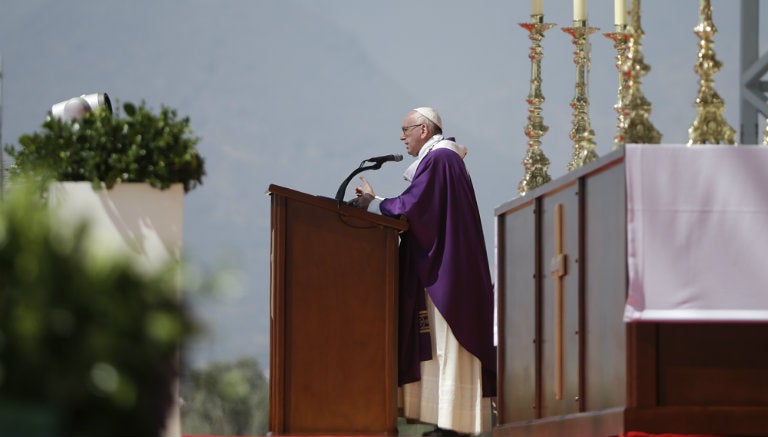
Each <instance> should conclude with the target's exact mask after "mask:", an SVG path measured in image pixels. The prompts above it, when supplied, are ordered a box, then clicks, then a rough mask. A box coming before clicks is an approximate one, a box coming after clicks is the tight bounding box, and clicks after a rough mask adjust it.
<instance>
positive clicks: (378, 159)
mask: <svg viewBox="0 0 768 437" xmlns="http://www.w3.org/2000/svg"><path fill="white" fill-rule="evenodd" d="M402 160H403V155H383V156H374V157H373V158H371V159H366V160H365V161H363V162H361V163H360V167H358V168H356V169H354V170H353V171H352V173H350V174H349V176H347V178H346V179H344V182H342V183H341V185H340V186H339V190H338V191H336V197H335V199H336V201H337V202H343V201H344V193H346V192H347V185H349V181H351V180H352V178H353V177H355V176H356V175H357V174H359V173H362V172H364V171H366V170H378V169H380V168H381V166H382V165H383V164H384V163H385V162H389V161H395V162H398V161H402ZM366 162H372V163H373V164H371V165H367V166H363V164H364V163H366Z"/></svg>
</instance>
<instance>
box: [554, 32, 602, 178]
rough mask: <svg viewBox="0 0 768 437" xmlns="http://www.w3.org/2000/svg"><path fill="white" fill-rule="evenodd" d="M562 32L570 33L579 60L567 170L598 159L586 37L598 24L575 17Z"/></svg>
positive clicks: (574, 60) (577, 62) (572, 101)
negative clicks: (589, 89) (575, 19)
mask: <svg viewBox="0 0 768 437" xmlns="http://www.w3.org/2000/svg"><path fill="white" fill-rule="evenodd" d="M562 30H563V32H565V33H567V34H569V35H571V38H572V40H571V41H572V42H573V45H574V46H575V47H576V51H575V52H574V53H573V54H574V57H573V63H574V64H576V83H575V86H574V87H575V94H574V96H573V99H572V100H571V108H572V109H573V128H572V129H571V132H570V135H569V137H570V139H571V140H572V141H573V156H572V158H571V162H569V163H568V171H571V170H575V169H577V168H579V167H581V166H583V165H584V164H586V163H588V162H591V161H594V160H595V159H597V157H598V156H597V153H596V152H595V143H594V141H592V138H594V137H595V132H594V131H593V130H592V128H591V127H590V120H589V92H588V90H587V83H588V81H587V75H588V74H589V67H590V56H591V54H590V52H589V50H587V47H588V46H587V38H589V36H590V35H592V34H593V33H595V32H597V31H598V30H599V29H598V28H596V27H588V26H587V22H586V21H574V22H573V27H564V28H563V29H562Z"/></svg>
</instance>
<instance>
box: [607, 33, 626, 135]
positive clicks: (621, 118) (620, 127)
mask: <svg viewBox="0 0 768 437" xmlns="http://www.w3.org/2000/svg"><path fill="white" fill-rule="evenodd" d="M603 36H605V37H606V38H608V39H610V40H611V41H613V48H615V49H616V69H617V70H618V71H619V90H618V92H617V95H618V99H617V102H616V104H615V105H613V109H614V110H615V111H616V114H617V120H616V135H614V136H613V150H616V149H618V148H620V147H624V144H625V143H626V141H625V140H626V137H625V134H624V131H625V130H626V128H627V117H628V116H629V108H628V107H627V105H626V104H625V103H626V101H627V95H628V88H627V74H626V73H625V72H624V69H623V66H624V63H625V62H626V53H627V41H628V39H629V36H628V35H627V26H626V25H623V24H617V25H616V31H615V32H608V33H604V34H603Z"/></svg>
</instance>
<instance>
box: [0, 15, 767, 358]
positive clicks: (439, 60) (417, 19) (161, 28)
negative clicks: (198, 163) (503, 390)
mask: <svg viewBox="0 0 768 437" xmlns="http://www.w3.org/2000/svg"><path fill="white" fill-rule="evenodd" d="M627 3H631V2H629V1H628V2H627ZM712 4H713V7H714V21H715V24H716V25H717V27H718V29H719V33H718V34H717V35H716V36H715V47H714V48H715V51H716V53H717V57H718V59H720V60H721V61H722V62H723V64H724V67H723V69H722V71H721V72H720V73H719V74H718V75H716V76H715V89H716V90H717V91H718V92H719V93H720V95H721V96H722V97H723V99H724V100H725V102H726V111H725V117H726V119H727V120H728V121H729V123H730V124H731V125H732V126H733V127H734V128H736V129H737V130H738V129H739V126H738V124H739V119H738V116H739V115H738V98H739V96H738V88H737V85H738V76H739V70H738V69H739V58H738V56H739V31H738V28H739V5H740V2H737V1H733V0H713V1H712ZM698 6H699V1H698V0H675V1H662V0H646V1H645V2H643V5H642V7H643V19H642V24H643V29H644V30H645V33H646V35H645V38H644V39H643V41H642V43H643V53H644V55H645V61H646V63H647V64H648V65H650V67H651V72H650V73H649V75H648V76H647V77H646V78H644V81H643V86H642V89H643V91H644V92H645V94H646V97H647V98H648V99H649V100H650V101H651V103H652V104H653V112H652V114H651V121H652V122H653V123H654V125H655V126H656V127H657V128H658V129H659V130H660V131H661V133H662V134H663V142H665V143H684V142H686V141H687V130H688V127H689V126H690V124H691V122H692V121H693V119H694V118H695V116H696V112H695V109H694V107H693V101H694V99H695V97H696V90H697V86H698V85H697V80H698V77H697V76H696V75H695V73H694V72H693V65H694V63H695V62H696V56H697V50H698V45H697V44H698V39H697V38H696V36H695V35H694V34H693V28H694V27H695V26H696V24H697V22H698ZM528 7H529V2H527V1H520V0H518V1H510V0H507V1H502V0H486V1H460V0H423V1H418V2H414V1H405V0H388V1H383V2H373V1H361V0H327V1H322V2H319V1H316V0H219V1H213V0H207V1H203V0H184V1H180V0H160V1H158V0H131V1H117V0H78V1H76V2H61V1H56V0H24V1H21V0H0V56H2V67H3V82H2V141H3V143H4V144H7V143H14V144H16V141H17V139H18V137H19V136H20V135H21V134H23V133H26V132H32V131H34V130H36V129H38V128H39V126H40V124H41V123H42V121H43V118H44V116H45V113H46V111H47V110H48V109H49V108H50V106H51V105H52V104H53V103H56V102H59V101H61V100H65V99H67V98H69V97H73V96H76V95H80V94H84V93H92V92H107V93H108V94H109V95H110V96H111V97H112V100H113V102H115V103H117V104H118V105H119V103H120V102H125V101H132V102H140V101H145V102H146V103H147V104H148V106H150V107H153V108H158V107H159V106H160V105H161V104H165V105H169V106H171V107H174V108H176V109H178V111H179V113H180V115H182V116H189V117H190V119H191V125H192V128H193V129H194V131H195V133H196V134H197V135H199V136H200V137H202V141H201V143H200V146H199V147H200V151H201V153H202V154H203V156H204V157H205V158H206V165H207V168H208V175H207V177H206V179H205V181H204V185H203V186H202V187H201V188H199V189H197V190H195V191H193V192H191V193H190V194H188V195H187V197H186V198H185V229H184V233H185V234H184V247H185V253H186V256H187V257H188V258H189V259H190V260H191V262H195V263H200V264H202V265H206V266H220V265H226V266H228V268H231V271H232V272H233V275H232V276H230V279H231V284H233V286H232V287H231V289H230V291H231V292H230V293H229V294H227V295H226V296H224V297H222V298H221V299H220V300H219V301H216V302H210V301H208V302H205V303H204V304H201V305H200V308H199V311H200V313H201V314H204V316H205V319H206V321H207V323H208V325H209V328H210V332H209V336H208V337H207V338H206V339H204V340H203V341H201V342H200V343H199V344H198V346H197V347H196V348H195V350H194V351H193V357H194V358H195V361H196V362H199V363H202V362H205V361H207V360H230V359H234V358H236V357H238V356H240V355H251V356H256V357H257V358H258V359H259V361H260V362H261V363H262V365H263V366H264V367H265V368H266V367H267V366H268V356H269V349H268V348H269V345H268V340H269V337H268V329H269V311H268V302H269V300H268V287H269V275H268V272H269V198H268V196H267V195H265V191H266V190H267V187H268V186H269V184H270V183H275V184H278V185H283V186H286V187H289V188H293V189H297V190H300V191H305V192H308V193H310V194H318V195H325V196H333V195H334V194H335V192H336V189H337V187H338V185H339V183H340V182H341V181H342V180H343V179H344V178H345V177H346V176H347V175H348V174H349V173H350V172H351V171H352V170H353V169H354V168H355V167H357V165H358V164H359V163H360V161H361V160H363V159H365V158H368V157H370V156H375V155H382V154H389V153H403V154H404V155H405V153H404V152H405V151H404V146H403V145H402V143H400V142H399V139H398V138H399V134H400V131H399V129H400V121H401V119H402V117H403V116H404V115H405V113H406V112H407V111H408V110H410V109H411V108H414V107H417V106H435V107H437V108H438V110H439V111H440V113H441V115H442V117H443V121H444V125H445V132H446V134H447V135H448V136H455V137H457V139H458V142H460V143H461V144H464V145H466V146H467V147H468V148H469V155H468V156H467V158H466V162H467V165H468V168H469V171H470V173H471V175H472V178H473V181H474V183H475V190H476V191H477V196H478V201H479V206H480V212H481V216H482V218H483V224H484V230H485V234H486V240H487V243H486V244H487V247H488V251H489V257H490V258H491V262H492V264H493V233H494V229H493V223H494V208H495V207H496V206H498V205H500V204H501V203H503V202H505V201H508V200H510V199H512V198H514V197H515V196H516V195H517V185H518V183H519V181H520V179H521V178H522V176H523V169H522V164H521V161H522V159H523V157H524V156H525V150H526V141H527V140H526V138H525V136H524V134H523V128H524V126H525V124H526V115H527V105H526V103H525V98H526V95H527V94H528V90H529V79H530V61H529V59H528V48H529V46H530V42H529V40H528V37H527V33H526V31H525V30H523V29H522V28H521V27H520V26H519V25H518V23H521V22H525V21H528V20H529V10H528ZM587 9H588V14H589V21H590V24H591V25H592V26H595V27H599V28H600V32H598V33H595V34H594V35H593V36H592V37H591V38H590V42H591V46H592V64H591V71H590V75H589V79H590V93H589V97H590V104H591V106H590V116H591V121H592V128H593V129H594V130H595V133H596V138H595V141H596V143H597V152H598V154H600V155H602V154H605V153H607V152H608V151H610V150H611V148H612V146H613V144H612V141H613V135H614V133H615V132H614V131H615V127H614V126H615V121H616V117H615V113H614V110H613V105H614V104H615V103H616V90H617V71H616V68H615V65H614V62H615V61H614V57H615V51H614V49H613V46H612V42H611V41H609V40H608V39H607V38H605V37H604V36H603V35H602V33H603V32H607V31H611V30H613V23H612V22H613V16H614V11H613V2H612V1H610V0H604V1H596V0H587ZM544 10H545V17H546V21H547V22H551V23H555V24H556V25H557V27H555V28H554V29H552V30H550V31H549V32H547V34H546V37H545V39H544V41H543V47H544V60H543V62H542V68H543V92H544V95H545V97H546V102H545V103H544V106H543V108H544V109H543V116H544V122H545V124H547V125H548V126H549V128H550V129H549V132H548V133H547V134H546V136H545V137H544V138H543V139H542V141H543V150H544V153H545V154H546V155H547V156H548V157H549V159H550V161H551V167H550V171H549V172H550V175H551V176H552V177H553V178H557V177H560V176H563V175H564V174H565V173H566V165H567V163H568V161H569V160H570V157H571V152H572V148H571V147H572V144H571V143H570V140H569V139H568V132H569V130H570V129H571V109H570V107H569V102H570V100H571V99H572V98H573V94H574V91H573V86H574V80H575V67H574V65H573V55H572V52H573V45H572V44H571V41H570V38H569V37H568V36H567V35H566V34H565V33H564V32H562V30H561V29H560V27H563V26H568V25H570V24H571V19H572V2H571V1H569V0H558V1H553V0H545V2H544ZM765 15H766V11H765V9H764V10H761V16H762V17H765ZM762 21H763V22H768V18H762ZM760 37H761V43H762V46H761V48H762V50H765V47H766V44H765V43H766V38H765V30H762V33H761V36H760ZM408 164H409V158H407V157H406V159H405V160H404V161H403V162H400V163H387V164H386V165H385V166H384V168H382V169H381V170H379V171H377V172H369V173H368V174H366V176H367V177H368V179H369V180H370V181H371V183H372V184H373V186H374V188H375V189H376V190H377V194H381V195H383V196H391V195H396V194H398V193H399V192H400V191H401V190H402V189H404V187H405V184H404V182H403V181H402V178H401V174H402V172H403V171H404V170H405V168H406V167H407V165H408ZM351 186H352V185H351Z"/></svg>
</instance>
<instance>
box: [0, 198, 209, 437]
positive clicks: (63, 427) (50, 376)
mask: <svg viewBox="0 0 768 437" xmlns="http://www.w3.org/2000/svg"><path fill="white" fill-rule="evenodd" d="M22 188H23V186H21V185H18V186H14V187H13V189H11V190H10V191H9V192H8V193H6V195H5V198H4V199H3V201H2V202H0V408H6V407H4V406H7V405H20V406H24V405H32V406H36V407H37V408H38V409H40V408H42V409H44V410H47V411H50V412H51V414H52V415H53V416H55V417H56V418H57V422H58V423H59V425H60V426H59V428H60V429H59V430H58V431H57V434H56V435H58V436H62V437H69V436H92V437H99V436H117V435H125V436H129V435H130V436H142V437H154V436H158V435H160V434H161V431H162V428H163V426H164V424H165V420H166V414H167V413H168V411H169V408H170V407H171V405H173V402H174V400H175V399H174V394H173V392H172V387H173V384H174V381H176V378H177V377H178V375H179V373H180V366H181V364H180V362H179V356H180V352H181V351H182V350H183V349H184V347H185V346H186V345H187V344H188V342H189V341H190V340H191V339H192V337H193V335H194V334H195V333H196V332H197V330H198V326H197V324H196V322H195V321H194V319H193V317H192V316H191V310H190V308H189V307H188V304H187V303H186V301H185V299H184V294H183V293H180V290H179V280H180V274H179V270H178V269H179V267H180V263H179V262H178V261H172V262H169V264H168V266H167V268H165V269H161V270H160V271H159V272H155V273H151V274H150V273H146V272H144V271H139V270H138V269H137V267H135V264H134V263H133V262H132V261H131V260H129V259H128V258H123V257H119V256H117V255H115V256H114V257H105V256H104V254H102V253H100V254H94V253H93V252H91V251H90V249H89V247H90V246H89V245H87V244H84V239H83V235H84V234H85V232H86V231H87V225H85V224H83V225H80V226H78V227H77V228H76V229H64V228H63V227H62V226H61V225H60V224H59V223H56V222H54V221H53V220H52V219H51V214H50V212H49V211H48V210H47V209H46V207H45V206H44V205H43V204H42V203H43V202H41V200H40V197H39V196H36V195H34V194H33V193H32V192H31V191H29V192H28V191H27V190H24V189H22ZM6 413H7V411H6ZM6 416H7V414H6ZM0 429H2V423H0Z"/></svg>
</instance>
